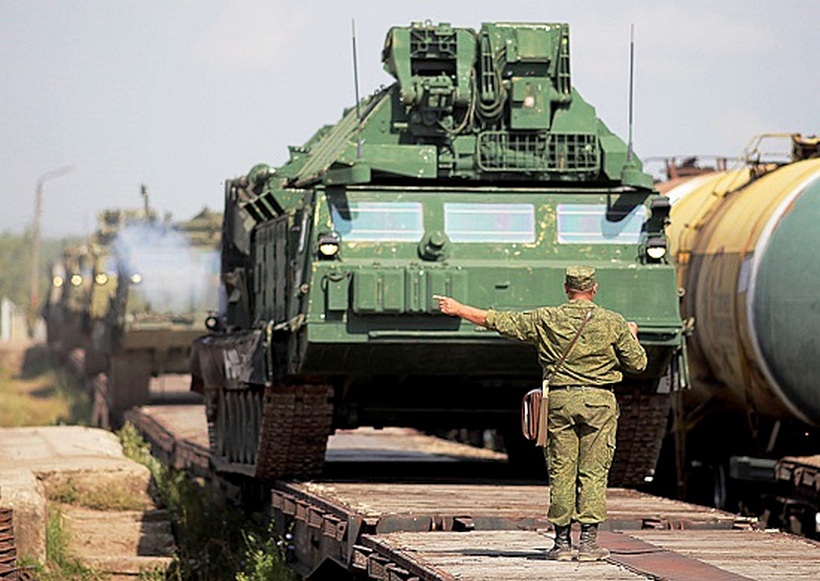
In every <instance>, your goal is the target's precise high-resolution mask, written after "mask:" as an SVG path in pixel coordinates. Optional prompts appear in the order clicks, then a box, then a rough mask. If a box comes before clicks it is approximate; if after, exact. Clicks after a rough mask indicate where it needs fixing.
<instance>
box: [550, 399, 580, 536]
mask: <svg viewBox="0 0 820 581" xmlns="http://www.w3.org/2000/svg"><path fill="white" fill-rule="evenodd" d="M576 399H577V400H578V403H580V405H583V399H582V394H581V393H580V392H579V393H570V392H569V391H556V392H554V393H551V394H550V396H549V421H548V425H547V433H548V438H549V439H548V441H547V447H546V449H545V455H546V457H547V466H548V468H549V478H550V507H549V511H548V512H547V520H549V521H550V522H551V523H553V524H554V525H557V526H567V525H569V524H570V523H571V522H572V517H573V514H574V512H575V494H576V479H577V474H578V446H579V441H578V434H577V433H576V427H577V426H576V423H575V419H574V416H575V412H576V408H577V407H578V405H577V404H576V402H575V401H574V400H576Z"/></svg>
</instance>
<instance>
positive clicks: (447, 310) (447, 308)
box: [433, 295, 461, 317]
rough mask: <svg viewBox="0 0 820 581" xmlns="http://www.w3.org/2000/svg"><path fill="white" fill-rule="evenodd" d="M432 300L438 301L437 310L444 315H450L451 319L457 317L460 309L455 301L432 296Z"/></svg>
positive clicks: (458, 303)
mask: <svg viewBox="0 0 820 581" xmlns="http://www.w3.org/2000/svg"><path fill="white" fill-rule="evenodd" d="M433 298H434V299H436V300H437V301H438V310H439V311H441V312H442V313H444V314H445V315H450V316H451V317H457V316H459V315H458V314H459V309H460V308H461V303H460V302H458V301H457V300H455V299H453V298H450V297H444V296H441V295H433Z"/></svg>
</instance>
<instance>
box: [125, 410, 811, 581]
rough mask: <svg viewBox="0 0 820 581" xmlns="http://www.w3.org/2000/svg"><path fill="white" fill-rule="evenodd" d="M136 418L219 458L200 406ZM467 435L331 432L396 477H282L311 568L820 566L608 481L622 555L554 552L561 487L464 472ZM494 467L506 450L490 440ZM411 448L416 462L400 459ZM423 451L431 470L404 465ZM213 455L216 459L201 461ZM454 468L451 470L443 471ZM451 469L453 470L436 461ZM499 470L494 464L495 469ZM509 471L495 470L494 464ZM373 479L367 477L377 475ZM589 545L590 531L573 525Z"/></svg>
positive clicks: (304, 565)
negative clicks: (458, 470)
mask: <svg viewBox="0 0 820 581" xmlns="http://www.w3.org/2000/svg"><path fill="white" fill-rule="evenodd" d="M128 417H129V420H130V421H132V422H134V423H135V425H137V427H138V428H139V429H140V430H141V431H142V433H143V434H145V435H146V437H147V438H148V439H149V440H150V441H151V442H152V444H153V445H154V447H155V449H158V450H164V451H165V461H167V462H169V463H175V465H177V466H179V467H184V465H185V458H188V456H186V455H185V454H187V453H188V451H195V454H193V456H191V457H192V458H198V459H197V460H196V461H191V462H190V464H189V466H188V468H189V469H193V468H195V467H197V466H199V467H202V466H205V465H207V460H208V451H207V450H208V448H207V442H208V436H207V429H206V422H205V417H204V409H203V407H202V406H145V407H142V408H135V409H133V410H131V411H129V412H128ZM460 454H463V455H462V457H461V461H462V462H464V464H465V465H467V464H469V462H466V461H465V460H475V459H476V457H475V452H473V451H471V450H470V449H469V448H468V447H466V446H461V445H459V444H454V443H451V442H446V443H442V442H441V441H440V440H437V439H436V438H432V437H429V436H424V435H422V434H419V433H418V432H413V431H412V430H393V429H386V430H361V431H351V432H342V433H339V434H337V435H335V436H333V437H332V439H331V443H330V445H329V448H328V454H327V459H328V464H329V465H333V464H334V463H336V464H344V463H346V462H351V461H353V462H355V463H356V465H357V466H359V467H364V466H366V464H367V461H368V460H367V459H369V460H370V461H371V462H374V463H377V464H378V463H382V462H394V463H395V464H396V468H395V469H394V471H393V474H394V477H393V478H392V479H390V480H389V481H379V482H375V481H365V478H366V477H367V475H361V474H360V475H359V476H360V477H359V478H358V480H354V479H351V478H349V477H348V478H347V481H341V480H334V481H331V480H323V481H311V482H277V483H276V484H275V485H274V486H273V491H272V494H271V504H272V509H273V513H274V515H275V518H276V521H277V524H278V526H279V527H280V532H281V533H282V534H285V533H290V534H291V535H292V541H291V552H290V557H291V559H292V560H293V565H294V568H295V569H296V570H297V571H299V572H300V573H301V574H302V575H304V576H305V578H306V579H308V580H311V581H317V580H321V579H334V580H343V579H356V580H361V579H367V580H374V581H406V580H413V579H418V580H419V581H421V580H434V581H451V580H456V579H459V580H463V581H466V580H474V581H482V580H490V579H493V580H496V579H505V580H506V581H517V580H519V579H521V580H524V579H526V580H527V581H531V580H532V579H539V580H545V581H549V580H551V579H561V580H572V579H608V580H632V579H669V580H681V581H682V580H691V579H698V580H714V581H722V580H726V581H728V580H737V579H761V580H769V579H772V580H773V579H781V578H792V579H814V578H816V577H817V575H818V572H820V544H818V543H817V542H815V541H811V540H808V539H805V538H801V537H796V536H793V535H789V534H786V533H782V532H779V531H772V530H762V529H761V528H759V527H758V525H757V522H756V520H755V519H749V518H745V517H739V516H737V515H733V514H730V513H726V512H723V511H719V510H716V509H713V508H708V507H702V506H697V505H693V504H689V503H685V502H680V501H676V500H670V499H666V498H661V497H657V496H653V495H649V494H645V493H642V492H638V491H635V490H629V489H620V488H610V489H609V490H608V506H609V519H608V520H607V521H606V523H604V525H603V526H602V530H601V533H600V540H601V543H602V544H603V545H605V546H607V547H608V548H610V550H612V555H611V556H610V558H609V559H608V560H607V561H604V562H596V563H578V562H574V561H573V562H563V563H559V562H555V561H550V560H546V559H545V552H546V550H548V549H549V548H550V547H551V546H552V535H553V533H552V530H551V528H550V526H549V524H548V523H547V522H546V519H545V515H546V511H547V508H548V501H549V487H548V486H544V485H538V484H533V483H532V482H530V483H519V482H515V481H511V480H493V479H491V478H488V479H485V480H481V481H478V480H471V479H467V478H462V479H461V480H455V479H454V478H453V474H454V471H453V470H452V466H459V464H458V462H459V456H460ZM480 454H486V455H487V457H486V458H483V460H484V461H486V462H487V465H488V466H490V467H495V468H496V469H497V466H503V465H504V464H502V463H501V462H500V459H499V456H498V455H493V454H494V453H486V452H481V453H480ZM402 461H404V462H402ZM422 461H424V463H425V465H426V466H427V469H426V470H425V472H424V474H419V473H415V474H405V478H403V479H402V480H399V478H397V477H396V475H401V474H402V471H403V470H406V467H407V466H417V465H419V464H413V463H419V462H422ZM203 463H204V464H203ZM445 469H446V470H445ZM445 471H446V477H442V478H437V477H436V474H438V473H440V472H445ZM490 473H494V472H492V471H490ZM495 473H497V472H495ZM368 480H369V479H368ZM573 535H574V540H575V542H576V544H577V536H578V531H577V530H576V531H574V534H573Z"/></svg>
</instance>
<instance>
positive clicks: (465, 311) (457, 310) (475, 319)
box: [433, 295, 487, 327]
mask: <svg viewBox="0 0 820 581" xmlns="http://www.w3.org/2000/svg"><path fill="white" fill-rule="evenodd" d="M433 298H434V299H436V300H437V301H438V310H439V311H441V312H442V313H444V314H445V315H450V316H451V317H461V318H462V319H464V320H466V321H470V322H471V323H473V324H474V325H480V326H482V327H486V326H487V311H485V310H484V309H479V308H478V307H471V306H470V305H463V304H461V303H460V302H458V301H457V300H455V299H454V298H451V297H443V296H441V295H433Z"/></svg>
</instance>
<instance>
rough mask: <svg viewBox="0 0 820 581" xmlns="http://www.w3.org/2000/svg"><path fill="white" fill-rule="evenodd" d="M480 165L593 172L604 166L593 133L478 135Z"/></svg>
mask: <svg viewBox="0 0 820 581" xmlns="http://www.w3.org/2000/svg"><path fill="white" fill-rule="evenodd" d="M477 147H478V151H477V157H478V166H479V167H480V168H481V169H482V170H484V171H550V172H566V173H573V172H589V171H597V170H598V169H599V167H600V153H599V149H598V138H597V136H596V135H595V134H593V133H547V134H540V135H539V134H530V133H509V132H506V131H486V132H484V133H481V134H480V135H479V136H478V146H477Z"/></svg>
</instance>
